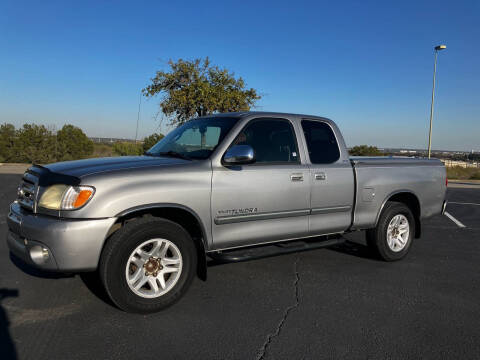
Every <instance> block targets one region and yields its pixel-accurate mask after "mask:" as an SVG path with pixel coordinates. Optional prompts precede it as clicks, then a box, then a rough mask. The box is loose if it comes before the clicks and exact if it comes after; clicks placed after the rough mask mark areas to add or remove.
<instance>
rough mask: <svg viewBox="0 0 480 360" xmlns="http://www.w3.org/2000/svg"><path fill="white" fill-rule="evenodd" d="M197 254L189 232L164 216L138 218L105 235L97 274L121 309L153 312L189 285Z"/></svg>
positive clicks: (174, 298) (183, 291) (177, 297)
mask: <svg viewBox="0 0 480 360" xmlns="http://www.w3.org/2000/svg"><path fill="white" fill-rule="evenodd" d="M196 268H197V256H196V250H195V245H194V243H193V241H192V239H191V237H190V235H189V234H188V233H187V232H186V231H185V230H184V229H183V228H182V227H181V226H180V225H178V224H176V223H173V222H171V221H169V220H165V219H155V218H147V219H139V220H135V221H132V222H130V223H128V224H126V225H125V226H124V227H123V228H121V229H120V230H118V231H117V232H116V233H114V234H113V235H112V237H111V238H110V239H109V240H108V242H107V244H106V245H105V248H104V250H103V252H102V256H101V259H100V266H99V270H100V277H101V280H102V283H103V285H104V287H105V289H106V291H107V293H108V295H109V296H110V298H111V299H112V301H113V302H114V303H115V304H116V305H117V306H118V307H119V308H120V309H122V310H124V311H128V312H137V313H151V312H156V311H159V310H161V309H164V308H165V307H167V306H169V305H171V304H173V303H174V302H175V301H177V300H178V299H179V298H180V297H181V296H182V295H183V294H184V293H185V292H186V290H187V288H188V286H189V285H190V283H191V281H192V278H193V275H194V273H195V269H196Z"/></svg>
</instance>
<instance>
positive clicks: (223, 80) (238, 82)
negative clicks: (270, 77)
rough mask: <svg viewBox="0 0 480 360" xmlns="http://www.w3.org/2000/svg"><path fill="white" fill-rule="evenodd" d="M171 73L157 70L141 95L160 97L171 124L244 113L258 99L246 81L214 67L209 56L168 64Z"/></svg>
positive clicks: (257, 95)
mask: <svg viewBox="0 0 480 360" xmlns="http://www.w3.org/2000/svg"><path fill="white" fill-rule="evenodd" d="M168 64H169V66H170V71H157V73H156V75H155V77H154V78H152V79H151V81H152V83H151V84H150V85H148V86H147V87H146V88H145V89H143V94H144V95H145V96H147V97H152V96H155V95H157V94H161V95H162V99H161V101H160V109H161V111H162V112H163V113H164V114H165V115H166V116H168V117H171V125H181V124H183V123H184V122H185V121H187V120H189V119H190V118H192V117H194V116H195V115H197V116H204V115H208V114H212V113H215V112H234V111H247V110H250V108H251V107H253V106H254V105H255V102H256V101H257V100H259V99H260V98H261V96H260V95H259V94H257V91H256V90H255V89H253V88H250V89H247V88H246V85H245V81H244V80H243V79H242V78H241V77H239V78H235V75H234V74H233V73H232V72H230V71H228V70H227V69H225V68H220V67H218V66H213V65H211V64H210V60H209V59H208V57H207V58H206V59H195V60H193V61H187V60H182V59H180V60H178V61H177V62H174V61H173V60H170V61H169V62H168Z"/></svg>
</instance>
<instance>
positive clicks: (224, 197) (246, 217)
mask: <svg viewBox="0 0 480 360" xmlns="http://www.w3.org/2000/svg"><path fill="white" fill-rule="evenodd" d="M297 143H298V141H297V137H296V134H295V131H294V128H293V125H292V123H291V122H290V120H288V119H278V118H259V119H252V120H250V121H249V122H248V123H247V124H246V125H245V126H244V128H243V129H242V130H241V131H240V133H239V134H238V136H237V138H236V139H235V140H234V141H233V143H232V145H240V144H243V145H250V146H251V147H252V148H253V150H254V151H255V158H256V161H255V162H254V163H253V164H249V165H236V166H222V167H219V168H217V169H214V170H213V175H212V176H213V178H212V202H211V203H212V236H213V246H214V248H216V249H225V248H231V247H238V246H245V245H254V244H261V243H266V242H272V241H277V240H283V239H290V238H297V237H302V236H305V235H307V234H308V215H309V213H310V177H309V169H308V168H307V167H306V166H305V165H304V164H302V163H301V161H300V154H299V151H298V145H297Z"/></svg>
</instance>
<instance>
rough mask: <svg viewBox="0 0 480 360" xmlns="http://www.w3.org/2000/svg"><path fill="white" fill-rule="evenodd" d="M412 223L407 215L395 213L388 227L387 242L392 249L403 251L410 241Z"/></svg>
mask: <svg viewBox="0 0 480 360" xmlns="http://www.w3.org/2000/svg"><path fill="white" fill-rule="evenodd" d="M409 236H410V224H409V223H408V219H407V217H406V216H405V215H402V214H398V215H395V216H394V217H393V218H392V220H390V223H389V224H388V227H387V243H388V247H389V248H390V250H392V251H394V252H399V251H402V250H403V249H404V248H405V246H406V245H407V243H408V239H409Z"/></svg>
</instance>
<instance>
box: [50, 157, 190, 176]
mask: <svg viewBox="0 0 480 360" xmlns="http://www.w3.org/2000/svg"><path fill="white" fill-rule="evenodd" d="M188 162H190V161H189V160H183V159H176V158H169V157H152V156H120V157H108V158H96V159H85V160H75V161H64V162H58V163H54V164H49V165H45V166H44V167H45V168H47V169H48V170H50V171H51V172H53V173H57V174H64V175H70V176H75V177H77V178H81V177H83V176H87V175H91V174H95V173H103V172H109V171H118V170H126V169H137V168H142V167H153V166H168V165H177V164H184V163H188Z"/></svg>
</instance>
